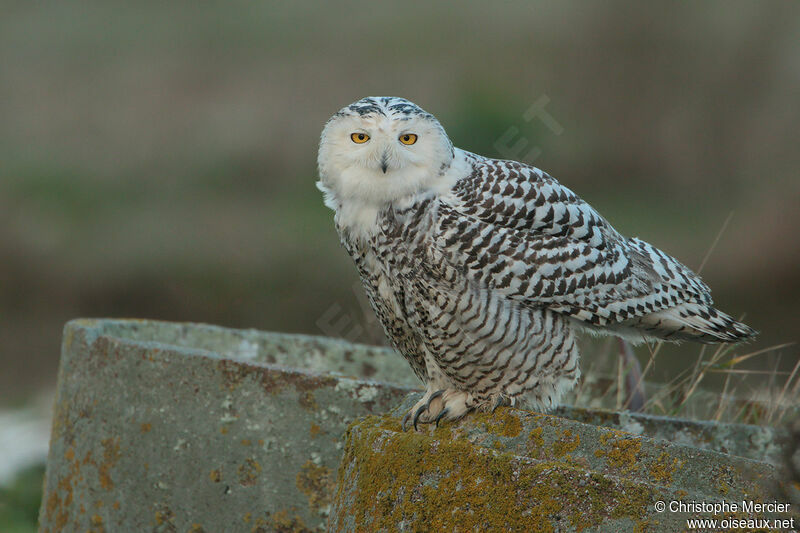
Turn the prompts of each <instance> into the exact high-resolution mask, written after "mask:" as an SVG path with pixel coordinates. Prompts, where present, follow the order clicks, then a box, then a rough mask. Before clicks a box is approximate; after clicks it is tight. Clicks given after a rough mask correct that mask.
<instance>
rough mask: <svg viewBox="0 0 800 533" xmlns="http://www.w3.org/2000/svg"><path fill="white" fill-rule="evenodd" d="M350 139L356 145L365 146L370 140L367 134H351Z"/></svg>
mask: <svg viewBox="0 0 800 533" xmlns="http://www.w3.org/2000/svg"><path fill="white" fill-rule="evenodd" d="M350 138H351V139H352V140H353V142H354V143H356V144H364V143H365V142H367V141H368V140H369V135H367V134H366V133H351V134H350Z"/></svg>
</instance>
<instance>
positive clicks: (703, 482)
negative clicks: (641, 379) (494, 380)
mask: <svg viewBox="0 0 800 533" xmlns="http://www.w3.org/2000/svg"><path fill="white" fill-rule="evenodd" d="M300 369H303V370H300ZM348 376H349V377H348ZM365 377H368V378H370V379H371V380H372V381H367V380H364V379H363V378H365ZM386 382H394V383H395V384H394V385H390V384H387V383H386ZM418 386H419V385H418V383H417V382H416V378H414V376H413V374H412V373H411V371H410V369H409V367H408V365H407V364H406V362H405V361H404V360H403V358H402V357H400V356H398V355H397V354H396V353H395V352H393V351H391V350H388V349H385V348H376V347H367V346H358V345H353V344H350V343H347V342H344V341H336V340H332V339H325V338H319V337H309V336H302V335H285V334H271V333H263V332H258V331H252V330H250V331H241V330H231V329H225V328H219V327H215V326H207V325H198V324H175V323H164V322H151V321H138V320H78V321H73V322H71V323H69V324H68V325H67V327H66V328H65V334H64V344H63V351H62V361H61V369H60V373H59V385H58V393H57V399H56V405H55V407H56V410H55V416H54V420H53V429H52V438H51V446H50V454H49V459H48V469H47V476H46V480H45V492H44V499H43V505H42V510H41V513H40V521H41V528H42V531H47V532H50V531H208V532H211V531H315V530H322V529H323V528H324V527H325V523H326V519H327V516H328V514H329V512H330V510H331V503H332V501H333V500H334V494H335V495H336V500H335V501H336V505H335V506H334V509H335V513H334V517H333V521H332V523H331V525H332V526H333V528H334V529H335V530H358V531H364V530H373V529H380V527H379V526H381V525H385V524H391V526H390V527H387V528H385V529H386V530H392V529H393V528H394V527H405V528H406V529H409V530H414V529H415V528H421V529H422V530H431V528H432V527H433V528H435V526H437V525H449V529H450V530H452V529H453V527H452V526H453V525H458V526H459V529H460V530H472V529H471V527H467V526H472V525H474V526H476V527H477V528H478V529H479V530H485V529H486V528H484V527H483V526H486V525H492V526H494V525H498V524H499V525H500V526H502V525H503V524H507V525H508V526H509V527H511V526H512V525H513V526H515V527H516V526H518V525H520V524H521V525H522V526H525V527H526V528H528V529H527V530H531V531H536V530H540V529H541V530H547V528H548V527H552V528H554V529H555V530H564V531H569V530H579V529H580V528H581V527H583V525H587V527H588V526H591V527H592V528H595V530H600V531H602V530H607V531H618V530H619V531H625V530H629V529H631V527H633V525H638V526H639V527H640V529H641V530H653V531H672V530H673V529H674V528H673V527H672V526H676V525H677V524H679V521H680V520H679V518H681V517H680V516H679V518H675V516H671V515H669V513H666V514H663V513H662V514H658V515H655V514H653V511H652V504H653V502H654V501H655V500H654V499H655V498H672V499H684V500H686V499H712V500H714V499H716V500H719V499H721V498H725V499H736V498H746V497H751V496H752V497H753V498H754V499H759V498H762V497H764V496H765V495H766V494H767V492H768V490H769V485H770V484H771V482H772V480H773V478H774V477H775V468H774V467H773V466H771V465H770V464H767V462H770V461H771V462H772V463H774V464H777V463H778V461H779V459H780V456H781V454H782V453H783V452H782V451H781V448H780V446H779V445H778V444H777V443H778V441H779V437H780V436H781V434H780V432H778V431H776V430H771V429H766V428H758V427H754V426H742V425H726V424H708V423H702V422H690V421H686V420H677V419H669V418H661V417H652V416H646V415H632V414H620V413H613V412H609V411H604V410H602V409H576V408H569V407H565V408H562V409H560V410H559V411H557V412H556V414H558V415H559V416H558V417H555V416H545V415H537V414H532V413H525V412H522V411H517V410H507V409H506V410H500V411H498V413H497V414H496V415H494V416H487V415H480V414H479V415H476V416H470V417H468V418H467V419H465V420H464V421H462V422H460V423H458V424H454V425H448V426H446V427H444V428H440V429H438V430H433V429H432V428H426V429H425V431H424V432H422V433H414V432H405V433H401V432H398V431H397V430H398V429H399V418H400V417H401V416H402V415H403V414H404V413H405V412H406V410H407V409H408V408H410V407H411V405H413V403H414V402H415V401H416V399H417V398H418V395H414V394H409V392H410V391H411V387H418ZM584 390H586V386H584ZM603 390H605V389H603ZM401 401H402V403H401V404H400V406H399V407H396V408H395V410H394V412H393V415H392V416H388V417H383V418H377V417H373V418H369V419H367V420H366V421H363V422H360V423H358V424H357V425H355V426H354V427H353V429H352V430H351V432H350V434H349V437H348V439H349V440H348V445H347V453H346V454H345V458H344V461H343V462H342V463H341V470H338V471H339V472H342V473H343V474H344V475H343V478H342V479H341V480H340V481H341V482H340V483H339V484H338V488H337V466H338V465H339V464H340V459H341V457H342V454H343V449H344V439H343V434H344V433H345V430H346V428H347V426H348V424H349V423H351V422H353V421H354V420H357V419H359V418H360V417H364V416H366V415H371V414H382V413H385V412H387V411H389V410H390V409H391V408H392V407H395V406H396V405H397V404H398V403H400V402H401ZM784 433H785V432H784ZM715 451H716V452H725V454H721V453H715ZM737 456H738V457H737ZM748 458H749V459H748ZM752 459H759V460H763V461H764V462H761V461H753V460H752ZM749 476H752V477H749ZM789 488H790V489H791V487H789ZM455 509H458V512H457V513H455V514H448V513H450V512H451V511H453V510H455ZM448 517H449V518H448ZM456 518H457V520H458V521H456ZM392 520H398V521H396V522H392ZM448 520H449V521H448ZM480 520H482V522H481V521H480ZM462 526H463V527H462ZM529 526H530V527H532V529H530V528H529ZM540 526H541V527H540ZM542 528H543V529H542ZM446 529H447V528H446ZM678 529H680V528H678Z"/></svg>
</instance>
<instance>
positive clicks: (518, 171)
mask: <svg viewBox="0 0 800 533" xmlns="http://www.w3.org/2000/svg"><path fill="white" fill-rule="evenodd" d="M318 164H319V172H320V182H319V183H318V187H319V188H320V190H322V191H323V193H324V197H325V205H327V206H328V207H330V208H332V209H333V210H334V211H335V212H336V214H335V222H336V228H337V231H338V232H339V235H340V237H341V241H342V244H343V245H344V247H345V249H346V250H347V251H348V253H349V254H350V255H351V257H352V258H353V259H354V261H355V263H356V267H357V268H358V271H359V274H360V276H361V279H362V282H363V284H364V287H365V289H366V292H367V295H368V296H369V299H370V302H371V303H372V306H373V308H374V309H375V312H376V314H377V315H378V317H379V319H380V321H381V323H382V324H383V326H384V330H385V331H386V334H387V336H388V337H389V339H390V341H391V342H392V344H393V345H394V346H395V348H396V349H397V350H398V351H399V352H400V353H401V354H402V355H403V356H404V357H405V358H406V359H407V360H408V361H409V363H410V364H411V367H412V368H413V369H414V371H415V373H416V374H417V376H418V377H419V378H420V379H421V380H422V381H423V382H424V383H425V385H426V393H425V395H424V396H423V397H422V399H421V400H420V401H419V403H418V404H417V405H416V406H415V407H414V409H412V411H411V412H410V413H409V415H412V414H413V421H414V425H416V423H417V422H418V421H422V422H436V423H438V422H439V420H441V419H455V418H458V417H460V416H463V415H464V414H465V413H466V412H468V411H469V410H470V409H473V408H489V407H496V406H497V405H502V404H514V403H515V402H516V401H518V400H525V401H527V403H528V404H529V405H532V406H534V407H539V408H541V407H544V408H548V407H552V406H554V405H555V404H556V403H557V402H558V399H559V398H560V396H561V395H562V394H563V392H565V391H566V390H569V389H570V388H571V387H572V386H573V385H574V384H575V381H576V380H577V379H578V377H579V375H580V370H579V366H578V349H577V344H576V342H575V336H574V332H575V330H585V331H589V332H591V333H602V334H614V335H623V336H625V337H626V338H628V339H630V340H632V341H634V342H636V341H642V340H646V339H667V340H674V341H679V340H695V341H699V342H738V341H741V340H744V339H746V338H748V337H751V336H752V335H754V334H755V332H754V331H753V330H752V329H750V328H749V327H747V326H746V325H744V324H741V323H739V322H737V321H735V320H734V319H732V318H731V317H729V316H728V315H726V314H724V313H722V312H720V311H717V310H716V309H714V308H713V307H712V300H711V295H710V291H709V288H708V287H707V286H706V285H705V283H703V282H702V281H701V280H700V278H699V276H697V275H696V274H694V273H693V272H692V271H691V270H690V269H689V268H687V267H686V266H684V265H682V264H681V263H680V262H678V261H677V260H676V259H674V258H672V257H670V256H669V255H667V254H665V253H664V252H662V251H660V250H658V249H657V248H655V247H654V246H652V245H650V244H648V243H646V242H644V241H642V240H639V239H635V238H634V239H628V238H626V237H623V236H622V235H620V234H619V233H618V232H617V231H616V230H615V229H614V228H613V227H612V226H611V225H610V224H609V223H608V222H607V221H606V220H605V219H604V218H603V217H602V216H600V215H599V214H598V213H597V212H596V211H595V210H594V209H593V208H592V207H591V206H589V205H588V204H587V203H586V202H584V201H583V200H581V199H580V198H579V197H578V196H577V195H576V194H575V193H573V192H572V191H571V190H569V189H568V188H566V187H564V186H563V185H561V184H560V183H558V182H557V181H556V180H555V179H554V178H552V177H550V176H549V175H547V174H546V173H544V172H542V171H541V170H539V169H537V168H534V167H531V166H529V165H525V164H523V163H518V162H515V161H501V160H495V159H488V158H485V157H482V156H479V155H475V154H472V153H469V152H466V151H463V150H460V149H457V148H454V147H453V145H452V143H451V142H450V139H449V138H448V137H447V134H446V133H445V131H444V129H443V128H442V126H441V125H440V124H439V122H438V121H437V120H436V118H435V117H433V115H431V114H429V113H427V112H425V111H423V110H422V109H420V108H419V107H417V106H416V105H415V104H413V103H411V102H409V101H408V100H405V99H402V98H396V97H375V98H364V99H362V100H359V101H357V102H355V103H353V104H351V105H349V106H347V107H345V108H343V109H342V110H340V111H339V112H338V113H336V114H335V115H334V116H333V117H332V118H331V119H330V120H329V121H328V123H327V124H326V125H325V128H324V129H323V132H322V138H321V141H320V149H319V158H318Z"/></svg>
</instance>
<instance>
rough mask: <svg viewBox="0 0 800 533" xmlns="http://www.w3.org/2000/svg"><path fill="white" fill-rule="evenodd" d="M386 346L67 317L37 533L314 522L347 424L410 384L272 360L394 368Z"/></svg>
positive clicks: (325, 507)
mask: <svg viewBox="0 0 800 533" xmlns="http://www.w3.org/2000/svg"><path fill="white" fill-rule="evenodd" d="M385 352H386V351H385V350H381V349H375V350H371V349H368V348H366V347H356V346H353V345H350V344H347V343H342V342H338V341H329V340H324V339H315V338H310V337H304V336H288V335H271V334H266V333H259V332H255V331H244V332H243V331H233V330H226V329H223V328H216V327H212V326H202V325H192V324H169V323H163V322H147V321H117V320H78V321H73V322H70V323H69V324H67V326H66V328H65V331H64V342H63V349H62V359H61V367H60V371H59V379H58V391H57V397H56V401H55V415H54V419H53V427H52V436H51V442H50V451H49V457H48V464H47V474H46V479H45V486H44V497H43V503H42V509H41V513H40V527H41V531H43V532H55V531H94V532H99V531H109V532H117V531H180V532H185V531H195V532H197V531H207V532H219V531H277V530H280V531H315V530H322V529H323V528H324V524H325V521H326V517H327V514H328V511H329V508H330V502H331V494H332V489H333V487H334V484H335V481H336V480H335V474H336V468H337V466H338V464H339V461H340V459H341V448H342V444H343V443H342V435H343V434H344V432H345V429H346V427H347V425H348V424H349V423H350V422H351V421H353V420H354V419H356V418H358V417H361V416H364V415H368V414H370V413H384V412H386V411H387V410H389V409H390V408H391V407H393V406H395V405H396V404H397V403H398V402H399V401H400V400H401V399H402V398H403V397H404V396H405V395H407V394H408V392H409V390H410V389H409V388H407V387H405V388H404V387H400V386H396V385H386V384H380V383H378V382H375V381H364V380H358V379H353V378H347V377H343V376H335V375H331V374H329V373H328V374H322V373H319V372H309V371H302V370H297V369H291V368H288V366H283V367H279V366H276V365H277V364H278V363H281V364H283V365H292V366H306V367H311V368H315V369H316V370H318V371H323V370H325V371H328V372H329V371H331V370H339V371H344V372H352V373H354V374H355V373H358V372H362V373H369V374H370V375H372V376H373V377H374V376H378V377H382V376H386V375H390V374H391V375H394V372H395V371H394V370H392V368H393V365H395V361H394V359H395V358H398V357H397V355H396V354H391V355H392V357H391V358H389V357H387V355H388V354H387V353H385ZM399 359H400V361H399V363H403V364H405V362H404V361H402V358H399ZM267 362H269V363H274V364H268V363H267Z"/></svg>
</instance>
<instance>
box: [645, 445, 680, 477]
mask: <svg viewBox="0 0 800 533" xmlns="http://www.w3.org/2000/svg"><path fill="white" fill-rule="evenodd" d="M682 466H683V462H682V461H680V460H679V459H678V458H677V457H670V455H669V454H668V453H667V452H661V455H659V456H658V459H657V460H656V461H655V462H653V464H652V465H651V466H650V477H651V478H653V481H655V482H657V483H663V484H667V485H668V484H670V483H672V474H673V473H674V472H675V470H677V469H678V468H680V467H682Z"/></svg>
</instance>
